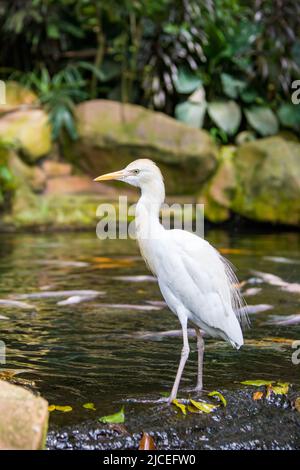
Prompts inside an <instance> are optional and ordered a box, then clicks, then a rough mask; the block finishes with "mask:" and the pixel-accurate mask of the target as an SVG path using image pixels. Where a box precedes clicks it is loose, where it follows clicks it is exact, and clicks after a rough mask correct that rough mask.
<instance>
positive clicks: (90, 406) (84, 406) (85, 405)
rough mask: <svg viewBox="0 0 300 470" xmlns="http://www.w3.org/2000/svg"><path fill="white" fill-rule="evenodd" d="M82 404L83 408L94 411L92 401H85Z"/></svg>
mask: <svg viewBox="0 0 300 470" xmlns="http://www.w3.org/2000/svg"><path fill="white" fill-rule="evenodd" d="M82 406H83V408H86V409H87V410H93V411H96V408H95V405H94V403H85V404H84V405H82Z"/></svg>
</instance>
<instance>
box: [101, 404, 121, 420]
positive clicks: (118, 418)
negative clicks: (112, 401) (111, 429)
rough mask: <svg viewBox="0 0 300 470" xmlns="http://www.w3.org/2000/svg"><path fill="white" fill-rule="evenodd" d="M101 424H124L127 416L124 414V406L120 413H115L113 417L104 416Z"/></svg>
mask: <svg viewBox="0 0 300 470" xmlns="http://www.w3.org/2000/svg"><path fill="white" fill-rule="evenodd" d="M98 421H100V423H114V424H122V423H124V421H125V414H124V406H122V408H121V410H120V411H117V413H114V414H112V415H107V416H102V417H101V418H99V419H98Z"/></svg>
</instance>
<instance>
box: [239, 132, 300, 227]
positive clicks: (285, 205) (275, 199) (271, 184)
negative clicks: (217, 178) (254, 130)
mask: <svg viewBox="0 0 300 470" xmlns="http://www.w3.org/2000/svg"><path fill="white" fill-rule="evenodd" d="M234 161H235V170H236V178H237V183H236V190H235V195H234V198H233V200H232V203H231V209H232V210H233V211H234V212H236V213H238V214H240V215H242V216H244V217H247V218H249V219H251V220H255V221H259V222H271V223H280V224H287V225H294V226H299V223H300V144H299V143H297V142H293V141H287V140H284V139H283V138H282V137H279V136H275V137H268V138H265V139H259V140H257V141H255V142H250V143H247V144H244V145H242V146H241V147H239V148H238V149H237V155H236V158H235V160H234Z"/></svg>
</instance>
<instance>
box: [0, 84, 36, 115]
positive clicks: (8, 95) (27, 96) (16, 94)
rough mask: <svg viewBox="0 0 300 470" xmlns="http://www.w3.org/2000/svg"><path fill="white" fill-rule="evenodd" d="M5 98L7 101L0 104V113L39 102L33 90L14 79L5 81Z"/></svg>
mask: <svg viewBox="0 0 300 470" xmlns="http://www.w3.org/2000/svg"><path fill="white" fill-rule="evenodd" d="M5 99H6V103H5V104H1V105H0V113H7V112H8V111H11V110H12V109H15V108H18V107H20V106H31V105H35V104H37V103H38V97H37V95H36V94H35V93H34V92H33V91H32V90H30V89H29V88H27V87H25V86H23V85H21V84H20V83H17V82H14V81H8V82H5Z"/></svg>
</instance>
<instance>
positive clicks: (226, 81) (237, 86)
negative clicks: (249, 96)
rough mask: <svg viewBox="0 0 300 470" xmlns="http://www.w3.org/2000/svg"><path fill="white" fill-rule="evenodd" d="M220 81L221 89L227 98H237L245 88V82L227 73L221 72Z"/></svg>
mask: <svg viewBox="0 0 300 470" xmlns="http://www.w3.org/2000/svg"><path fill="white" fill-rule="evenodd" d="M221 81H222V86H223V91H224V93H225V95H227V96H229V98H234V99H236V98H238V97H239V95H240V93H241V92H242V91H243V90H244V89H245V88H246V86H247V84H246V82H243V81H242V80H238V79H237V78H235V77H233V76H232V75H229V74H228V73H222V74H221Z"/></svg>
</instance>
